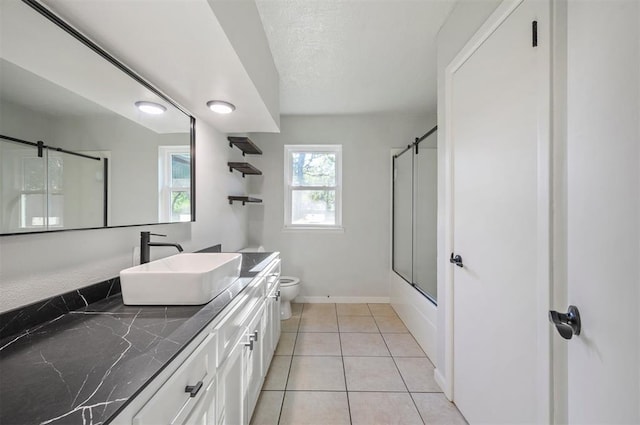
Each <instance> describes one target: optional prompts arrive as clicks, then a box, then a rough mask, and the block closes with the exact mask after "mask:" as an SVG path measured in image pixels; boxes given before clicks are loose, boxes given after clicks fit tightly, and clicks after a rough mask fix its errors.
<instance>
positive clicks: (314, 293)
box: [247, 113, 433, 302]
mask: <svg viewBox="0 0 640 425" xmlns="http://www.w3.org/2000/svg"><path fill="white" fill-rule="evenodd" d="M432 123H433V119H429V117H428V114H419V113H417V114H414V115H408V114H397V115H390V114H386V115H354V116H283V117H282V119H281V133H280V134H265V133H261V134H253V135H251V138H252V140H254V141H255V142H256V144H258V145H259V146H260V148H261V149H262V151H263V152H264V155H263V156H262V157H248V158H249V161H250V162H252V163H255V164H256V166H258V168H260V169H261V170H262V171H263V176H262V177H247V178H248V179H252V185H251V188H252V193H254V194H255V196H257V197H261V198H262V199H263V200H264V203H263V204H262V205H252V206H251V207H250V215H249V238H250V241H251V243H252V244H262V245H264V246H265V248H266V249H267V250H277V251H280V252H281V253H282V259H283V260H282V273H283V274H284V275H293V276H298V277H300V278H301V281H302V285H303V286H302V289H301V296H302V297H318V298H311V299H312V300H313V301H321V300H325V301H329V302H344V301H347V302H348V301H367V300H368V301H386V300H388V297H389V270H390V269H391V261H390V255H389V252H390V244H391V232H390V222H391V198H390V194H391V186H390V184H391V179H390V176H391V156H390V151H391V148H392V147H400V146H405V145H407V144H409V143H411V142H412V141H413V139H414V138H415V137H416V136H420V135H422V134H424V133H425V132H426V131H427V130H428V129H429V128H430V126H431V125H432ZM285 144H342V146H343V147H342V149H343V165H342V167H343V195H342V196H343V211H342V217H343V225H344V229H345V230H344V233H336V232H309V231H306V232H304V231H286V232H285V231H283V224H284V218H283V217H284V205H283V202H284V200H283V199H284V168H283V167H284V147H283V146H284V145H285ZM327 296H329V297H330V298H327ZM307 299H308V298H307Z"/></svg>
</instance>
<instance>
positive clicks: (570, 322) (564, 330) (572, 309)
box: [549, 305, 582, 339]
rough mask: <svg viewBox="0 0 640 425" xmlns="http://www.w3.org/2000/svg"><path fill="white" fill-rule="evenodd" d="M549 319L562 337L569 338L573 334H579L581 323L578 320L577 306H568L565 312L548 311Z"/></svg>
mask: <svg viewBox="0 0 640 425" xmlns="http://www.w3.org/2000/svg"><path fill="white" fill-rule="evenodd" d="M549 321H550V322H551V323H553V324H554V325H556V329H557V330H558V332H559V333H560V336H562V337H563V338H564V339H571V337H573V336H574V335H580V329H581V327H582V323H581V322H580V312H579V311H578V307H576V306H574V305H570V306H569V310H568V311H567V312H566V313H558V312H557V311H554V310H551V311H549Z"/></svg>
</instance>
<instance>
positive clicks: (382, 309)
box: [369, 304, 397, 316]
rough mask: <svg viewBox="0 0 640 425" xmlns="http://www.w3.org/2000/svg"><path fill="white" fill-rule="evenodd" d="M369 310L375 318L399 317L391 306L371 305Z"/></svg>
mask: <svg viewBox="0 0 640 425" xmlns="http://www.w3.org/2000/svg"><path fill="white" fill-rule="evenodd" d="M369 310H371V314H373V315H374V316H397V314H396V311H395V310H394V309H393V307H391V304H369Z"/></svg>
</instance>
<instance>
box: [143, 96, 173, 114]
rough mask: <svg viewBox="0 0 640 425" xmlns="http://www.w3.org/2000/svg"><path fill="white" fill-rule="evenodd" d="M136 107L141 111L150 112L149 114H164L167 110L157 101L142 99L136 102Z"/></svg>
mask: <svg viewBox="0 0 640 425" xmlns="http://www.w3.org/2000/svg"><path fill="white" fill-rule="evenodd" d="M136 107H137V108H138V109H140V110H141V111H142V112H144V113H145V114H151V115H160V114H164V112H165V111H166V110H167V108H165V107H164V106H162V105H160V104H159V103H155V102H147V101H142V100H141V101H139V102H136Z"/></svg>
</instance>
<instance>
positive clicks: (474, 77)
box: [448, 0, 549, 424]
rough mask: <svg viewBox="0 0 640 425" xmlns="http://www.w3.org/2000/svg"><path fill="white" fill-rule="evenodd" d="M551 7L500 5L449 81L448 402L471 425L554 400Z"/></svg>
mask: <svg viewBox="0 0 640 425" xmlns="http://www.w3.org/2000/svg"><path fill="white" fill-rule="evenodd" d="M548 7H549V3H548V2H547V1H539V0H525V1H523V2H518V1H506V2H504V3H503V4H502V5H501V6H500V7H499V8H498V10H497V11H496V13H494V15H492V17H490V18H489V21H488V22H487V24H485V26H484V27H483V28H481V29H480V31H479V33H478V34H477V35H476V38H475V39H473V40H472V41H471V42H470V45H471V47H470V48H469V47H468V48H467V49H470V51H471V54H470V56H468V58H464V60H463V61H462V62H461V64H460V65H459V66H458V67H457V69H455V70H454V72H453V73H452V76H451V80H450V89H451V90H450V92H449V93H450V96H451V99H450V102H451V103H450V115H449V117H448V120H450V121H449V122H450V127H449V131H448V135H449V137H450V139H449V142H450V146H451V147H452V151H451V153H452V160H453V161H452V164H453V165H452V167H453V185H452V190H453V192H452V202H453V222H452V227H453V251H454V252H455V254H459V255H461V256H462V261H463V265H464V267H462V268H460V267H455V266H454V265H451V266H450V267H451V269H452V270H453V334H454V339H453V367H454V370H453V377H454V379H453V398H454V402H455V403H456V404H457V406H458V408H459V409H460V411H461V412H462V413H463V415H464V416H465V417H466V418H467V420H468V421H469V423H471V424H476V423H491V424H498V423H502V424H507V423H508V424H515V423H544V422H546V421H547V420H548V419H547V416H546V415H547V414H548V412H544V411H543V412H541V408H540V406H544V403H541V399H544V398H545V397H547V396H548V391H549V387H548V376H547V375H548V369H547V370H545V368H546V367H548V366H545V364H547V363H548V358H549V351H548V350H549V347H548V345H545V343H544V341H545V340H547V341H548V339H549V327H548V325H547V324H546V320H547V319H546V315H545V314H544V311H543V312H542V314H541V313H540V311H541V310H540V305H539V303H540V301H539V300H540V299H541V296H540V293H541V291H542V292H543V293H544V292H545V291H547V293H548V288H549V278H548V275H545V273H541V270H544V269H545V267H546V266H545V264H548V261H549V251H548V249H549V248H548V235H549V228H548V221H547V217H548V214H549V212H548V211H549V210H548V195H549V193H548V191H547V190H546V189H545V184H546V182H547V181H548V180H547V179H548V169H547V168H546V165H545V164H546V163H547V161H548V157H546V158H545V154H544V152H546V151H545V149H546V147H547V146H548V131H547V128H548V127H547V125H548V122H547V121H546V116H548V113H549V109H548V106H547V107H546V108H545V107H540V105H545V102H544V99H546V98H547V97H546V96H548V85H547V84H548V78H549V73H548V70H547V69H548V68H546V67H547V66H548V63H549V56H548V52H549V50H548V44H549V39H548V36H547V35H546V34H548V32H547V31H542V29H543V28H547V27H548V24H549V22H548V18H547V16H548ZM533 21H536V22H537V26H538V31H539V32H538V34H539V36H538V46H537V47H534V46H533V36H532V33H533V32H532V28H533V24H532V23H533ZM543 34H544V35H543ZM462 54H463V55H464V54H465V50H463V52H462ZM454 64H455V61H454ZM452 66H455V65H452ZM545 244H547V245H546V246H545ZM545 288H546V289H545ZM541 341H542V343H541ZM541 359H542V360H541ZM542 410H544V409H542Z"/></svg>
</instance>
